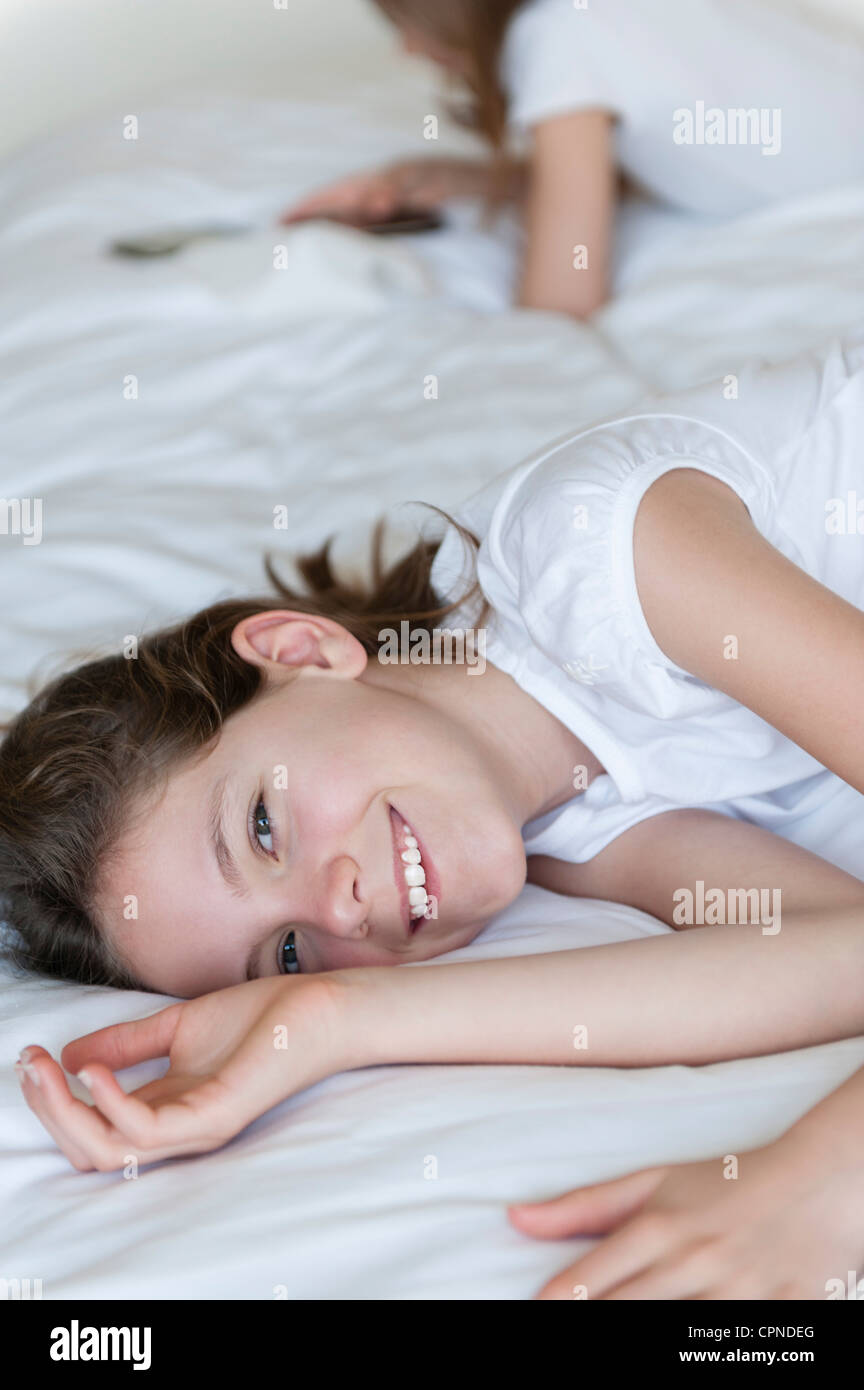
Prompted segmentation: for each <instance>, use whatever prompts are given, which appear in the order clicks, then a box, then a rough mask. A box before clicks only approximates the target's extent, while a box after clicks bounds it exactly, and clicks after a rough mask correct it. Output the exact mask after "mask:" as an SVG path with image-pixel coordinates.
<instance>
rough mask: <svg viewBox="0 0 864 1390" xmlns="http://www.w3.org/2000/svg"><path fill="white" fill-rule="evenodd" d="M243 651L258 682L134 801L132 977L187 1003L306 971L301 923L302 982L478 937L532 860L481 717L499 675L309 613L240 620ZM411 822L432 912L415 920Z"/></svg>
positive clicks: (119, 943) (124, 887)
mask: <svg viewBox="0 0 864 1390" xmlns="http://www.w3.org/2000/svg"><path fill="white" fill-rule="evenodd" d="M234 645H235V648H236V649H237V651H238V652H239V653H240V654H241V655H242V656H244V657H245V658H246V659H248V660H250V661H253V662H254V663H255V664H258V665H260V666H262V667H263V668H264V669H265V673H266V686H265V688H264V691H263V692H262V694H261V695H259V696H258V697H256V698H255V699H254V700H253V701H252V702H251V703H249V704H248V705H246V706H244V707H243V708H242V709H240V710H239V711H238V712H237V713H236V714H235V715H233V716H232V717H231V718H230V719H229V720H227V721H226V723H225V726H224V728H223V731H222V733H221V735H220V737H219V739H218V741H217V743H216V744H215V746H214V747H213V748H212V750H211V751H209V752H208V753H207V755H206V756H204V757H202V758H199V759H196V760H193V761H191V762H189V763H187V764H184V765H182V766H181V767H180V768H178V770H177V771H176V772H174V773H172V774H171V775H170V776H169V778H168V781H167V785H165V786H164V787H160V790H159V793H158V794H157V795H156V796H155V797H151V798H150V799H149V801H148V802H147V803H146V804H142V805H141V806H140V807H138V808H137V814H136V815H135V816H134V817H133V821H132V825H131V827H130V828H129V830H128V831H127V832H125V834H124V836H123V837H122V838H121V841H120V844H119V845H118V846H117V848H116V850H115V851H114V853H112V855H111V856H110V857H109V862H108V863H107V864H106V866H105V870H104V872H103V876H102V882H101V885H100V892H99V894H98V899H97V903H96V909H97V914H98V917H99V921H100V926H101V927H102V929H103V930H104V931H105V932H106V934H107V935H108V936H109V938H110V940H111V941H112V943H113V944H114V945H115V947H116V948H117V949H118V950H119V952H120V954H121V955H122V957H123V958H124V960H125V961H126V962H127V963H128V965H129V966H130V968H131V969H132V970H133V971H134V973H135V974H136V976H137V977H138V978H139V979H141V980H143V981H144V982H145V983H147V984H148V985H149V986H150V988H152V989H154V990H156V991H157V992H159V993H164V994H171V995H175V996H180V997H186V998H188V997H194V996H197V995H199V994H202V993H206V992H208V991H210V990H214V989H220V988H224V987H227V986H229V985H234V984H239V983H241V982H242V981H244V980H245V979H247V978H255V977H257V976H262V975H274V974H277V973H280V971H285V970H286V967H288V973H293V971H292V970H291V969H290V967H291V966H292V965H293V964H294V960H293V957H292V954H291V951H290V947H289V950H288V951H286V950H285V949H284V948H285V947H286V942H287V938H288V936H289V933H290V932H293V933H294V936H293V943H294V947H295V950H296V963H297V965H298V966H299V970H300V972H301V973H306V972H317V971H323V970H335V969H341V968H345V967H352V966H362V965H395V964H401V963H403V962H406V961H418V960H425V959H428V958H429V957H432V956H437V955H440V954H441V953H442V952H444V951H449V950H453V949H455V948H456V947H459V946H464V945H466V944H467V943H468V942H470V941H471V940H473V938H474V937H475V936H476V935H477V934H478V932H479V931H480V930H481V928H482V927H483V926H484V925H485V923H486V922H488V921H489V919H490V918H491V917H492V916H493V915H494V914H495V913H496V912H498V911H500V910H501V909H502V908H503V907H504V906H506V904H507V903H509V902H511V901H512V900H513V898H514V897H515V896H516V895H517V894H518V893H519V891H520V890H521V888H522V886H523V884H524V882H525V871H526V863H525V856H524V849H523V842H522V838H521V833H520V827H521V824H522V821H523V816H522V814H521V811H520V808H519V806H518V804H517V800H518V798H516V797H514V796H513V795H512V789H511V787H510V786H509V784H508V781H507V774H505V772H504V770H503V766H502V760H501V759H499V758H497V756H496V752H495V738H496V731H495V730H494V729H493V728H492V727H491V726H490V724H489V720H488V718H487V719H486V720H485V721H484V720H483V719H481V718H480V715H479V710H478V708H477V707H478V704H479V703H481V702H482V699H481V687H482V686H483V684H484V681H485V679H486V675H485V674H484V675H483V676H478V677H476V678H475V677H473V676H469V675H468V673H467V671H466V670H465V668H459V667H437V668H436V667H425V668H417V667H410V666H382V665H379V664H378V663H377V662H375V661H371V662H370V661H368V659H367V657H366V653H365V652H364V651H363V648H362V647H361V646H360V644H359V643H358V642H357V641H356V640H355V639H354V638H353V637H352V636H351V635H350V634H349V633H347V632H346V631H345V629H343V628H341V627H339V626H338V624H336V623H331V622H329V621H328V620H326V619H319V618H315V619H308V618H305V617H303V616H301V615H288V617H287V619H286V615H285V614H276V615H274V614H259V615H257V616H256V617H255V618H253V619H247V620H246V622H244V623H242V624H240V625H239V627H238V629H237V630H236V631H235V634H234ZM492 670H494V668H489V667H487V673H488V672H489V671H492ZM421 671H422V675H421V674H420V672H421ZM497 674H498V676H499V677H500V673H497ZM426 687H428V689H430V690H431V691H432V695H431V698H425V697H422V696H420V695H419V692H420V690H421V688H426ZM507 736H508V735H507V730H506V729H505V730H503V731H502V732H501V741H502V743H503V742H504V741H505V740H506V738H507ZM406 827H409V828H410V831H411V832H413V838H414V839H415V840H416V841H417V842H418V849H419V854H420V858H421V865H420V867H421V868H422V870H423V871H424V873H425V876H426V884H425V890H426V891H427V892H428V893H429V894H430V895H431V896H432V899H433V909H432V910H433V911H434V912H437V916H435V915H433V916H431V917H430V918H429V919H428V920H427V919H426V918H424V917H415V918H412V917H411V915H410V906H409V901H408V899H409V884H408V883H406V880H405V867H406V866H405V862H404V861H403V859H402V853H403V850H404V849H405V839H406V836H407V833H408V832H407V830H406ZM408 858H409V859H414V858H415V856H414V855H413V854H409V856H408ZM415 877H416V875H415Z"/></svg>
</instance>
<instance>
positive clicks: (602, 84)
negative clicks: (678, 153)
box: [501, 0, 620, 130]
mask: <svg viewBox="0 0 864 1390" xmlns="http://www.w3.org/2000/svg"><path fill="white" fill-rule="evenodd" d="M604 48H605V40H604V38H603V35H602V33H601V31H600V25H599V20H598V18H597V16H595V15H594V14H592V11H591V8H590V6H589V7H587V8H584V9H582V8H579V7H577V6H575V5H574V4H573V3H572V0H533V3H531V4H528V5H526V6H524V8H523V9H521V10H519V11H518V12H517V14H516V16H515V17H514V19H513V21H512V23H511V25H510V27H509V29H508V31H507V35H506V38H505V43H504V48H503V53H502V62H501V81H502V85H503V87H504V91H505V93H506V95H507V103H508V106H507V110H508V118H509V120H510V122H511V124H512V125H514V126H515V127H517V128H520V129H523V130H524V129H529V128H530V127H531V126H534V125H536V124H537V123H538V122H539V121H542V120H545V119H547V118H548V117H551V116H560V115H564V114H566V113H567V112H570V111H590V110H605V111H610V112H612V113H613V114H614V115H619V114H620V112H619V111H618V103H617V100H616V98H615V95H614V91H615V87H616V85H617V84H616V83H615V80H614V69H613V67H612V62H611V58H610V60H609V62H606V61H604ZM610 69H611V70H610Z"/></svg>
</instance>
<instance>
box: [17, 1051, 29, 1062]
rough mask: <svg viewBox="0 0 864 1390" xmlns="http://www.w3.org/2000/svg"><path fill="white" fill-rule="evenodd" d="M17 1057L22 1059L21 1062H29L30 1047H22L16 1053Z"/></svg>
mask: <svg viewBox="0 0 864 1390" xmlns="http://www.w3.org/2000/svg"><path fill="white" fill-rule="evenodd" d="M18 1058H19V1060H20V1061H22V1062H29V1061H30V1049H29V1047H22V1049H21V1051H20V1052H19V1053H18Z"/></svg>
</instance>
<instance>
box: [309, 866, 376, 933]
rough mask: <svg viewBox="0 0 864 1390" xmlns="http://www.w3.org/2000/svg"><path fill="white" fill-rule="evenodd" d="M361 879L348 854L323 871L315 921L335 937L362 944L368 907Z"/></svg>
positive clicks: (365, 930) (325, 867)
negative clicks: (361, 890)
mask: <svg viewBox="0 0 864 1390" xmlns="http://www.w3.org/2000/svg"><path fill="white" fill-rule="evenodd" d="M359 879H360V871H359V869H358V867H357V864H356V862H355V861H354V860H353V859H352V858H351V857H350V856H349V855H347V854H343V855H340V856H339V858H338V859H332V860H331V861H330V862H329V863H328V864H326V865H324V867H323V868H322V870H321V873H320V879H319V889H318V893H317V897H316V901H315V903H314V908H315V914H314V921H315V923H316V924H317V925H318V926H320V927H321V928H322V929H323V930H324V931H327V932H329V933H330V934H331V935H332V936H338V937H342V938H343V939H344V940H350V941H361V940H362V939H363V937H365V936H366V934H367V931H368V926H367V923H366V914H367V911H368V906H367V904H366V903H365V902H364V901H363V899H362V897H361V896H360V887H359Z"/></svg>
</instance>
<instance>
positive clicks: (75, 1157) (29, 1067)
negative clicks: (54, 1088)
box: [15, 1049, 92, 1171]
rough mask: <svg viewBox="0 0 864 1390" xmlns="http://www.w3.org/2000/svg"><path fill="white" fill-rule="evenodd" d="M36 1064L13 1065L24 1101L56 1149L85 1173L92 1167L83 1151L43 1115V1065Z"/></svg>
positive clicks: (44, 1108)
mask: <svg viewBox="0 0 864 1390" xmlns="http://www.w3.org/2000/svg"><path fill="white" fill-rule="evenodd" d="M35 1050H36V1049H31V1052H35ZM40 1051H41V1049H40ZM42 1055H44V1056H45V1057H49V1058H50V1060H51V1062H52V1063H53V1061H54V1059H53V1058H52V1057H50V1053H47V1052H46V1053H43V1054H42ZM36 1062H37V1059H36V1058H33V1060H31V1061H30V1062H28V1063H27V1064H26V1066H25V1065H24V1064H23V1063H21V1062H16V1063H15V1074H16V1076H17V1077H18V1081H19V1083H20V1086H21V1094H22V1096H23V1098H24V1101H25V1103H26V1104H27V1105H28V1106H29V1108H30V1109H31V1110H32V1111H33V1114H34V1115H35V1116H36V1118H37V1120H38V1121H39V1123H40V1124H41V1125H42V1127H43V1129H45V1130H47V1132H48V1134H50V1136H51V1138H52V1139H53V1140H54V1143H55V1144H56V1145H57V1147H58V1149H60V1150H62V1152H63V1153H64V1154H65V1155H66V1157H67V1158H68V1159H69V1162H70V1163H71V1164H72V1165H73V1167H75V1168H78V1169H80V1170H81V1171H86V1170H87V1169H88V1168H90V1167H91V1166H92V1165H91V1164H90V1161H89V1159H88V1157H87V1155H86V1153H85V1152H84V1150H83V1149H81V1148H79V1147H78V1145H77V1144H74V1143H72V1142H71V1140H66V1139H65V1136H64V1135H63V1134H62V1133H61V1132H60V1131H59V1130H58V1129H57V1127H56V1125H55V1124H54V1123H53V1121H52V1120H51V1119H50V1117H49V1116H48V1115H47V1113H45V1112H46V1107H45V1104H44V1101H43V1098H42V1096H43V1087H44V1085H45V1080H44V1077H43V1072H44V1070H45V1068H44V1064H43V1065H41V1066H37V1064H36ZM64 1080H65V1078H64Z"/></svg>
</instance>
